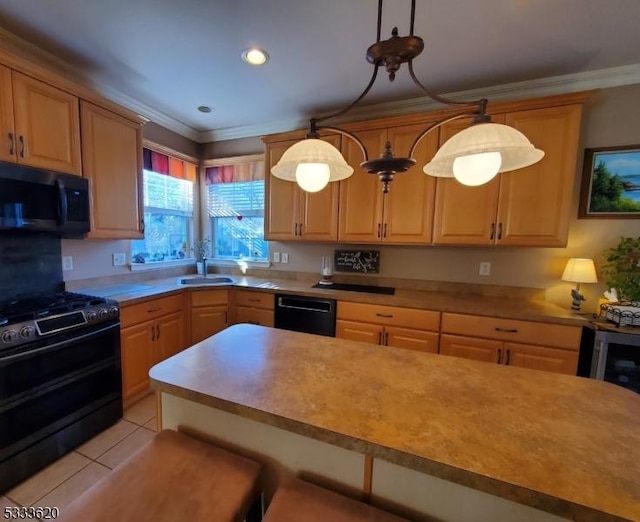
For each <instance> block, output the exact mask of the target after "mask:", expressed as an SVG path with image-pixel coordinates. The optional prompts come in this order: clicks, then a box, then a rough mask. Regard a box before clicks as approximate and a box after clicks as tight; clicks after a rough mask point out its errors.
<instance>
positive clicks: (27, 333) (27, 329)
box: [20, 326, 36, 339]
mask: <svg viewBox="0 0 640 522" xmlns="http://www.w3.org/2000/svg"><path fill="white" fill-rule="evenodd" d="M34 333H36V329H35V328H34V327H33V326H23V327H22V328H20V337H22V338H23V339H28V338H29V337H31V336H32V335H33V334H34Z"/></svg>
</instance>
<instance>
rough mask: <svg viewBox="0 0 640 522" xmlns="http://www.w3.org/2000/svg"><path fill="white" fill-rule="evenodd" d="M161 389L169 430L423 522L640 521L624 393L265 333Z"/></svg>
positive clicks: (203, 347)
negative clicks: (201, 438) (195, 435)
mask: <svg viewBox="0 0 640 522" xmlns="http://www.w3.org/2000/svg"><path fill="white" fill-rule="evenodd" d="M150 377H151V383H152V387H153V388H154V389H155V390H156V391H158V392H160V393H159V397H160V399H161V400H160V405H161V412H160V413H161V419H162V420H161V422H162V425H163V427H167V428H179V429H185V430H191V431H193V432H196V433H201V434H203V435H206V436H209V437H211V438H213V439H214V440H217V441H219V442H221V443H223V444H226V445H230V446H231V447H236V448H239V449H244V450H246V451H247V452H248V453H249V454H252V455H253V456H258V457H259V458H262V460H263V462H264V463H265V465H266V466H267V468H277V470H278V473H281V472H283V470H284V472H293V473H300V474H302V475H303V476H309V477H312V478H314V479H316V481H317V482H319V483H328V484H331V485H332V486H333V487H336V488H337V489H340V490H344V491H345V492H347V493H351V494H358V493H360V494H361V495H362V496H363V497H364V498H367V499H370V500H371V501H372V503H374V504H379V505H382V506H384V507H387V508H390V509H393V510H395V511H397V512H398V513H400V514H405V515H406V516H409V517H410V518H412V519H415V520H434V519H437V520H447V521H471V520H473V521H484V520H486V521H489V520H518V521H552V520H561V519H562V518H566V519H571V520H581V521H596V520H597V521H608V520H611V521H613V520H640V472H639V469H640V468H639V466H640V464H639V463H640V445H639V444H638V443H637V441H638V433H640V417H639V416H638V411H640V396H638V395H636V394H634V393H632V392H629V391H627V390H625V389H622V388H619V387H616V386H614V385H611V384H609V383H605V382H601V381H595V380H589V379H583V378H578V377H572V376H566V375H558V374H552V373H547V372H541V371H534V370H525V369H520V368H514V367H506V366H499V365H489V364H483V363H479V362H474V361H469V360H464V359H460V358H453V357H447V356H442V355H433V354H427V353H416V352H412V351H409V350H403V349H398V348H389V347H380V346H374V345H369V344H365V343H358V342H351V341H345V340H339V339H333V338H327V337H320V336H313V335H308V334H301V333H295V332H288V331H282V330H274V329H271V328H266V327H260V326H254V325H235V326H232V327H229V328H227V329H226V330H224V331H222V332H220V333H219V334H216V335H215V336H213V337H210V338H209V339H206V340H205V341H203V342H201V343H198V344H197V345H195V346H193V347H191V348H189V349H187V350H185V351H183V352H181V353H179V354H177V355H175V356H173V357H171V358H170V359H168V360H166V361H163V362H161V363H159V364H158V365H156V366H154V367H153V368H152V369H151V372H150ZM267 496H268V495H267Z"/></svg>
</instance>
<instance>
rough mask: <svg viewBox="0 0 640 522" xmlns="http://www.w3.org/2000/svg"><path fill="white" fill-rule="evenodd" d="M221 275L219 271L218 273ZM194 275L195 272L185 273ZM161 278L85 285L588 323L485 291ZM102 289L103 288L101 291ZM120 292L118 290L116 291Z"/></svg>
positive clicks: (141, 292) (140, 293)
mask: <svg viewBox="0 0 640 522" xmlns="http://www.w3.org/2000/svg"><path fill="white" fill-rule="evenodd" d="M216 275H219V274H216ZM183 277H194V276H183ZM183 277H180V278H178V277H173V278H170V279H160V280H157V281H151V282H149V281H147V282H144V283H142V284H137V285H118V286H113V287H105V288H104V289H99V288H93V289H85V291H86V292H87V293H92V292H93V293H94V294H95V295H102V296H105V297H109V298H111V299H115V300H116V301H118V302H120V304H121V305H127V304H133V303H135V302H138V301H141V300H145V299H149V298H152V297H159V296H161V295H166V294H170V293H174V292H179V291H182V290H185V289H189V288H191V289H203V288H243V289H250V290H256V291H263V292H272V293H275V292H278V293H289V294H298V295H300V294H302V295H306V296H312V297H327V298H331V299H337V300H342V301H352V302H360V303H372V304H380V305H383V304H384V305H392V306H404V307H408V308H421V309H426V310H435V311H441V312H455V313H461V314H475V315H486V316H490V317H501V318H506V319H523V320H530V321H540V322H548V323H556V324H565V325H572V326H582V325H587V324H588V319H587V318H585V317H584V316H579V315H575V314H573V313H571V311H570V310H565V309H564V308H561V307H559V306H557V305H555V304H552V303H549V302H546V301H542V300H531V299H522V298H504V297H492V296H483V295H472V294H462V293H451V292H435V291H422V290H411V289H403V288H398V289H396V292H395V294H394V295H383V294H371V293H364V292H349V291H340V290H333V289H331V288H326V289H325V288H312V285H313V283H310V282H308V281H295V280H286V279H264V278H258V277H247V276H231V277H233V279H234V280H235V283H234V284H232V285H202V286H200V285H184V284H179V283H178V281H179V279H182V278H183ZM125 286H128V287H130V288H128V289H127V290H129V291H126V292H122V293H117V292H118V289H119V287H125ZM101 290H102V291H101ZM122 290H125V288H122ZM114 292H116V293H114Z"/></svg>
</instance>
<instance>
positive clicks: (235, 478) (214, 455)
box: [59, 430, 260, 522]
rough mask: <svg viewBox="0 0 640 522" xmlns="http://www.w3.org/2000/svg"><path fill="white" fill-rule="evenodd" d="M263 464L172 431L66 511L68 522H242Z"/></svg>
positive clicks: (255, 494) (159, 435)
mask: <svg viewBox="0 0 640 522" xmlns="http://www.w3.org/2000/svg"><path fill="white" fill-rule="evenodd" d="M259 474H260V464H258V463H257V462H254V461H252V460H249V459H247V458H244V457H241V456H239V455H235V454H233V453H230V452H228V451H226V450H223V449H221V448H218V447H216V446H213V445H211V444H208V443H206V442H202V441H200V440H197V439H195V438H193V437H190V436H188V435H185V434H183V433H179V432H176V431H172V430H164V431H161V432H160V433H158V434H157V435H156V436H155V437H154V438H153V439H152V440H151V441H150V442H149V443H148V444H147V445H145V446H144V447H142V448H141V449H140V450H139V451H137V452H136V453H135V454H134V455H132V456H131V457H130V458H129V459H127V460H126V461H125V462H123V463H122V464H120V465H119V466H117V467H116V468H115V469H114V470H113V471H112V472H111V473H109V475H107V476H106V477H104V478H103V479H102V480H100V481H99V482H97V483H96V484H95V485H94V486H92V487H91V488H89V489H88V490H87V491H85V492H84V493H83V494H82V495H81V496H79V497H78V498H77V499H75V500H74V501H73V502H72V503H71V504H70V505H69V506H68V507H66V508H65V509H63V510H62V512H61V517H60V518H59V520H61V521H64V522H103V521H104V522H107V521H109V522H115V521H117V522H145V521H149V522H152V521H153V522H176V521H178V520H185V521H187V520H188V521H194V522H195V521H213V520H215V521H216V522H227V521H228V522H240V521H242V520H244V517H245V515H246V513H247V511H248V509H249V507H250V505H251V503H252V502H253V501H254V500H255V499H256V497H257V493H258V491H257V481H258V477H259Z"/></svg>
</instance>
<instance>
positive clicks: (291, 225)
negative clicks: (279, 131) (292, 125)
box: [264, 140, 299, 241]
mask: <svg viewBox="0 0 640 522" xmlns="http://www.w3.org/2000/svg"><path fill="white" fill-rule="evenodd" d="M296 141H297V140H290V141H280V142H277V143H267V144H266V146H265V161H266V166H267V172H266V173H265V208H264V238H265V239H266V240H267V241H283V240H292V239H297V238H298V236H297V224H298V200H299V189H298V185H297V183H294V182H292V181H284V180H282V179H278V178H276V177H275V176H274V175H273V174H271V167H273V166H274V165H275V164H276V163H278V160H280V158H281V157H282V155H283V154H284V151H286V150H287V149H288V148H289V147H290V146H291V145H293V144H294V143H296Z"/></svg>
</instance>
